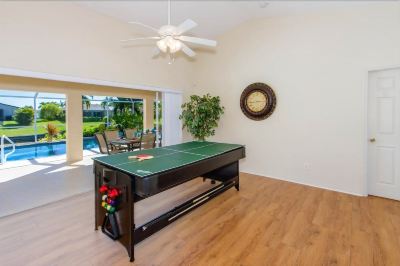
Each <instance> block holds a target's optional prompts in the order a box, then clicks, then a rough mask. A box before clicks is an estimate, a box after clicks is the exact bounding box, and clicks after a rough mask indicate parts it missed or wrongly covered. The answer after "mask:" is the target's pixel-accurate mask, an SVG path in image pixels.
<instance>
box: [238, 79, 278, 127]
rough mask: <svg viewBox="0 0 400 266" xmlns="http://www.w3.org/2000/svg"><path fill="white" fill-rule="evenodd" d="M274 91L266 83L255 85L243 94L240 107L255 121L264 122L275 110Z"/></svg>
mask: <svg viewBox="0 0 400 266" xmlns="http://www.w3.org/2000/svg"><path fill="white" fill-rule="evenodd" d="M275 105H276V97H275V93H274V91H273V90H272V89H271V88H270V87H269V86H268V85H267V84H264V83H253V84H251V85H249V86H247V88H246V89H245V90H244V91H243V92H242V96H241V97H240V107H241V108H242V111H243V114H245V115H246V116H247V117H248V118H250V119H253V120H263V119H266V118H267V117H269V116H270V115H271V114H272V113H273V112H274V110H275Z"/></svg>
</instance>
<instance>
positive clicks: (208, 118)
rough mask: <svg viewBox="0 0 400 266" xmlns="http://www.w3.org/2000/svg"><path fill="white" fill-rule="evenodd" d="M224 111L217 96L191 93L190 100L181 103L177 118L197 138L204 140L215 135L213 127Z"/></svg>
mask: <svg viewBox="0 0 400 266" xmlns="http://www.w3.org/2000/svg"><path fill="white" fill-rule="evenodd" d="M223 113H224V107H223V106H221V104H220V98H219V96H216V97H212V96H211V95H210V94H206V95H204V96H202V97H201V96H198V95H192V96H190V101H189V102H187V103H184V104H182V114H181V115H180V116H179V119H181V120H182V122H183V128H186V129H187V131H188V132H189V133H190V134H191V135H192V136H193V137H194V138H195V139H197V140H200V141H204V140H205V139H206V138H207V137H210V136H213V135H215V128H216V127H217V126H218V121H219V119H220V118H221V115H222V114H223Z"/></svg>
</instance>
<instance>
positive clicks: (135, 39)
mask: <svg viewBox="0 0 400 266" xmlns="http://www.w3.org/2000/svg"><path fill="white" fill-rule="evenodd" d="M159 39H161V37H139V38H130V39H126V40H120V41H121V42H131V41H137V40H159Z"/></svg>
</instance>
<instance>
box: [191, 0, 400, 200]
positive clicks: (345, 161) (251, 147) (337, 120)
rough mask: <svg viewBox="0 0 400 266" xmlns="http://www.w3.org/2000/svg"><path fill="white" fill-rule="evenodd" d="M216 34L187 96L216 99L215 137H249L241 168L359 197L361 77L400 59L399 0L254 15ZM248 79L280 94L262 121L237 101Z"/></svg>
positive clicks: (361, 183) (362, 167)
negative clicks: (283, 14) (218, 105)
mask: <svg viewBox="0 0 400 266" xmlns="http://www.w3.org/2000/svg"><path fill="white" fill-rule="evenodd" d="M218 41H219V45H218V48H217V52H216V53H215V54H203V55H202V56H201V57H199V58H198V61H197V62H196V64H195V69H194V73H196V76H195V85H194V87H193V88H192V89H191V90H187V91H185V95H186V97H187V96H188V95H190V94H192V93H196V94H203V93H207V92H209V93H211V94H213V95H219V96H221V99H222V104H223V105H224V106H225V108H226V110H225V115H224V116H223V117H222V120H221V122H220V126H219V128H218V130H217V133H216V136H215V137H214V139H215V140H219V141H226V142H236V143H243V144H246V148H247V158H246V159H245V160H244V161H243V163H242V165H241V167H242V168H241V169H242V170H243V171H247V172H252V173H258V174H261V175H264V176H270V177H276V178H280V179H286V180H290V181H294V182H299V183H305V184H310V185H314V186H319V187H326V188H329V189H334V190H339V191H345V192H350V193H354V194H364V193H365V160H364V158H365V157H364V156H365V145H366V138H365V137H366V136H365V130H366V124H365V110H366V103H365V93H366V75H367V70H368V69H371V68H375V67H379V66H391V65H400V3H394V2H386V3H383V4H381V5H375V6H374V7H373V8H359V9H346V8H344V9H342V10H341V11H335V12H328V11H327V12H321V13H318V14H306V15H297V16H291V17H276V18H271V19H264V20H256V21H250V22H248V23H245V24H243V25H241V26H239V27H238V28H236V29H234V30H232V31H231V32H228V33H226V34H224V35H223V36H221V37H220V38H219V39H218ZM253 82H265V83H267V84H269V85H270V86H271V87H272V88H273V89H274V90H275V92H276V95H277V100H278V104H277V108H276V111H275V113H274V114H273V115H272V116H271V117H270V118H268V119H267V120H264V121H258V122H256V121H252V120H249V119H247V118H246V117H245V116H244V115H243V114H242V112H241V110H240V107H239V98H240V94H241V92H242V91H243V89H244V88H245V87H246V86H247V85H249V84H250V83H253Z"/></svg>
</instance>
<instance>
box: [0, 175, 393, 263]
mask: <svg viewBox="0 0 400 266" xmlns="http://www.w3.org/2000/svg"><path fill="white" fill-rule="evenodd" d="M181 189H182V190H185V189H188V187H186V188H184V187H183V188H181ZM43 193H45V192H43ZM173 195H176V191H175V192H174V193H173ZM174 201H176V199H174ZM152 204H155V203H154V202H153V203H152ZM150 205H151V204H150ZM156 205H157V204H156ZM149 207H151V206H149ZM142 208H144V207H143V206H142ZM156 208H158V209H160V206H157V207H156ZM146 215H148V214H146ZM93 223H94V222H93V193H85V194H82V195H79V196H76V197H73V198H70V199H69V200H63V201H60V202H56V203H53V204H50V205H47V206H44V207H40V208H36V209H33V210H30V211H26V212H23V213H20V214H16V215H12V216H9V217H5V218H2V219H0V264H1V265H7V266H11V265H307V266H308V265H357V266H358V265H362V266H364V265H400V202H397V201H391V200H386V199H381V198H377V197H368V198H363V197H356V196H350V195H346V194H341V193H337V192H332V191H327V190H323V189H317V188H311V187H307V186H302V185H297V184H293V183H288V182H283V181H278V180H273V179H268V178H264V177H259V176H254V175H249V174H242V175H241V191H240V192H237V191H236V190H234V189H230V190H229V191H227V192H225V193H224V194H222V195H220V196H218V197H217V198H216V199H213V200H212V201H210V202H208V203H207V204H205V205H203V206H202V207H200V208H199V209H196V210H195V211H193V212H191V213H190V214H188V215H186V216H185V217H184V218H182V219H180V220H178V221H177V222H175V223H174V224H171V225H170V226H168V227H167V228H165V229H163V230H162V231H160V232H158V233H157V234H155V235H153V236H152V237H150V238H148V239H146V240H145V241H143V242H142V243H140V244H138V245H137V246H136V249H135V252H136V256H135V257H136V261H135V263H134V264H131V263H129V262H128V255H127V252H126V251H125V249H124V248H123V247H122V246H121V245H120V244H118V243H116V242H113V241H112V240H110V239H109V238H107V237H106V236H105V235H103V234H102V233H101V232H100V231H98V232H94V231H93Z"/></svg>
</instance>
